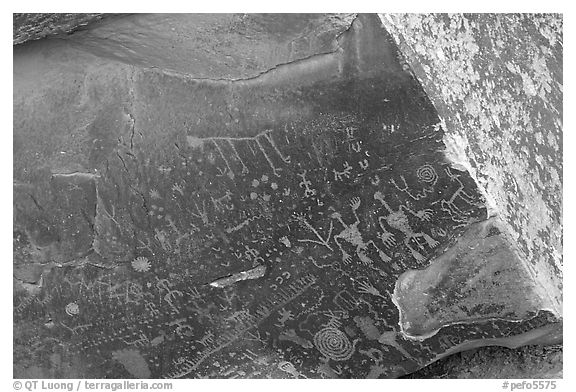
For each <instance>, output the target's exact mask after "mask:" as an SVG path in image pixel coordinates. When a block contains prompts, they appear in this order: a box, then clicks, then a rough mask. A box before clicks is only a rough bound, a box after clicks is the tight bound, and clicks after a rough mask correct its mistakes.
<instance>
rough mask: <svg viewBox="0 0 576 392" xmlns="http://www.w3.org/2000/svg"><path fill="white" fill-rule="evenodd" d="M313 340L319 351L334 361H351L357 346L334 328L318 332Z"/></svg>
mask: <svg viewBox="0 0 576 392" xmlns="http://www.w3.org/2000/svg"><path fill="white" fill-rule="evenodd" d="M313 340H314V345H315V346H316V348H317V349H318V351H320V353H321V354H322V355H324V356H325V357H326V358H329V359H332V360H334V361H346V360H348V359H350V357H352V354H354V350H355V346H356V342H354V344H352V343H351V342H350V340H349V339H348V337H347V336H346V334H345V333H344V332H342V331H340V330H339V329H336V328H332V327H327V328H323V329H321V330H320V331H318V332H317V333H316V334H315V335H314V339H313Z"/></svg>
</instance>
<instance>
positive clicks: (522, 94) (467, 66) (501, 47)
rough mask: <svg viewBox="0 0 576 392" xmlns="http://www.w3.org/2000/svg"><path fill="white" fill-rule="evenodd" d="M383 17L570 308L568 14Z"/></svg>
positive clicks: (495, 209) (524, 247) (457, 146)
mask: <svg viewBox="0 0 576 392" xmlns="http://www.w3.org/2000/svg"><path fill="white" fill-rule="evenodd" d="M380 18H381V20H382V23H383V25H384V27H385V28H386V30H387V31H389V32H390V33H391V34H392V35H393V36H394V39H395V41H396V43H397V44H398V47H399V48H400V51H401V52H402V53H403V55H404V57H405V61H406V64H407V65H408V66H409V67H410V68H411V69H412V70H413V72H414V74H415V75H416V77H417V78H418V80H419V81H420V83H421V84H422V86H423V88H424V90H425V91H426V92H427V94H428V96H429V97H430V99H431V100H432V102H433V103H434V106H435V107H436V109H437V110H438V112H439V115H440V117H441V119H442V120H443V121H444V123H445V124H446V127H447V129H448V130H449V133H451V135H450V136H449V137H448V138H447V140H446V142H447V144H448V146H451V147H452V148H454V153H455V154H454V155H460V156H462V157H463V158H461V159H459V160H460V161H461V162H462V164H463V165H464V166H466V167H468V169H469V170H470V171H471V173H472V174H473V175H474V176H475V177H476V179H477V181H478V183H479V184H480V186H481V187H482V188H483V189H484V191H485V194H486V196H487V198H488V199H489V202H490V205H491V208H492V212H491V213H492V214H495V215H497V216H498V217H499V218H500V219H502V220H503V221H504V222H505V223H506V225H507V230H506V231H507V233H508V235H510V237H511V240H512V241H514V242H516V243H517V244H518V246H519V248H520V250H521V252H522V257H523V258H524V259H525V260H526V262H527V265H528V266H529V268H530V271H531V273H533V274H534V276H535V278H536V279H537V281H539V282H540V283H541V284H542V293H543V294H547V295H549V296H550V299H551V305H552V306H553V307H554V310H555V311H556V312H559V313H561V306H562V113H563V112H562V77H563V76H562V53H563V35H562V15H558V14H543V15H532V14H466V15H462V14H454V15H447V14H432V15H421V14H420V15H419V14H397V15H381V16H380ZM458 151H460V152H461V153H458Z"/></svg>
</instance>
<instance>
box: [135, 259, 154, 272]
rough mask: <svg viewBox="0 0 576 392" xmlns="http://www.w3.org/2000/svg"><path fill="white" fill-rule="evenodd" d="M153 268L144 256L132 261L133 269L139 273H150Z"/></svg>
mask: <svg viewBox="0 0 576 392" xmlns="http://www.w3.org/2000/svg"><path fill="white" fill-rule="evenodd" d="M151 266H152V265H151V264H150V261H149V260H148V258H147V257H144V256H139V257H136V258H135V259H134V260H132V268H134V270H135V271H138V272H148V271H149V270H150V267H151Z"/></svg>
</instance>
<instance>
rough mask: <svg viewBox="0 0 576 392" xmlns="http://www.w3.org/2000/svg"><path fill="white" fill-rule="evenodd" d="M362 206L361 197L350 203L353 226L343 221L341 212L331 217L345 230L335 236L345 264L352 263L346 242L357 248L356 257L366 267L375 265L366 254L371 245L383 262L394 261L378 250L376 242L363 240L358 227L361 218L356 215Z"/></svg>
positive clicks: (334, 213)
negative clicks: (353, 219) (345, 245)
mask: <svg viewBox="0 0 576 392" xmlns="http://www.w3.org/2000/svg"><path fill="white" fill-rule="evenodd" d="M360 204H361V200H360V198H359V197H354V198H352V200H351V201H350V207H351V208H352V213H353V214H354V218H355V221H354V223H352V224H347V223H346V222H344V220H343V219H342V215H341V214H340V213H339V212H333V213H332V214H331V215H330V218H332V219H336V220H337V221H338V222H340V224H341V225H342V226H343V227H344V230H342V231H341V232H340V233H338V234H335V235H334V242H336V245H338V248H339V249H340V252H341V253H342V261H343V262H344V263H345V264H348V263H350V262H351V261H352V256H351V255H350V254H348V253H347V252H346V250H344V248H343V246H342V243H341V241H346V242H348V243H349V244H351V245H353V246H355V247H356V249H355V250H356V255H357V256H358V258H359V259H360V261H361V262H362V264H364V265H372V264H373V261H372V260H371V259H370V258H369V257H368V255H367V254H366V253H367V251H368V249H369V246H370V245H372V246H373V247H374V248H375V249H376V250H377V251H378V256H379V257H380V259H381V260H382V261H384V262H386V261H390V260H392V259H391V258H390V257H389V256H388V255H387V254H386V253H384V252H383V251H382V250H381V249H380V248H378V246H376V244H375V243H374V241H372V240H370V241H367V242H365V241H364V239H363V238H362V234H361V233H360V230H359V229H358V225H359V224H360V218H359V217H358V214H357V213H356V211H357V210H358V208H360Z"/></svg>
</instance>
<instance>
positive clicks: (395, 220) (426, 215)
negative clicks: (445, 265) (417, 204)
mask: <svg viewBox="0 0 576 392" xmlns="http://www.w3.org/2000/svg"><path fill="white" fill-rule="evenodd" d="M374 199H375V200H378V201H379V202H380V203H381V204H382V205H383V206H384V208H386V210H387V211H388V214H387V215H386V216H380V217H378V222H379V223H380V228H381V229H382V231H383V232H382V235H381V240H382V243H383V244H384V245H387V246H390V245H391V244H395V242H396V241H395V239H394V237H393V236H392V234H391V233H390V232H389V231H388V230H387V229H386V227H385V226H384V222H386V223H387V224H388V225H389V226H390V227H391V228H393V229H395V230H398V231H400V232H402V234H404V245H405V246H406V247H407V248H408V249H409V250H410V253H411V255H412V256H413V257H414V258H415V259H416V260H418V261H424V260H425V258H424V256H423V255H422V254H421V253H420V252H419V251H418V250H416V249H415V248H414V247H413V246H412V245H411V243H410V241H411V240H415V242H416V246H417V247H418V248H420V249H421V250H423V249H424V248H423V245H422V244H421V243H420V242H419V241H418V239H420V238H422V239H424V241H425V242H426V245H428V246H429V247H430V248H435V247H436V246H438V245H439V244H440V243H439V242H438V241H436V240H435V239H433V238H432V237H430V236H429V235H428V234H426V233H423V232H414V230H413V229H412V227H411V226H410V223H409V221H408V216H407V215H406V212H409V213H410V214H412V215H413V216H415V217H417V218H418V219H421V220H423V221H427V220H429V219H430V216H431V213H432V210H428V209H425V210H420V211H418V212H414V211H412V210H411V209H410V208H408V207H407V206H405V205H400V207H399V208H398V210H396V211H394V210H392V208H390V206H389V205H388V203H387V202H386V200H385V199H384V195H383V194H382V193H381V192H380V191H377V192H376V193H374Z"/></svg>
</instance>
